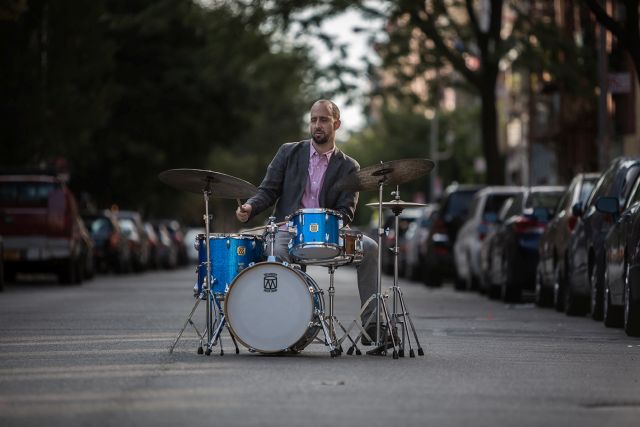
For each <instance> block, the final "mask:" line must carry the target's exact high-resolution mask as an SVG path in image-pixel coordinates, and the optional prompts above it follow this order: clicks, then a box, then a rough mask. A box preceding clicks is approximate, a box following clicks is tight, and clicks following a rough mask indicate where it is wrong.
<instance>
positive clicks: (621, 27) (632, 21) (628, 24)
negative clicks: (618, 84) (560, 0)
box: [584, 0, 640, 83]
mask: <svg viewBox="0 0 640 427" xmlns="http://www.w3.org/2000/svg"><path fill="white" fill-rule="evenodd" d="M584 2H585V3H586V5H587V6H588V7H589V9H591V11H592V12H593V14H594V15H595V17H596V19H597V20H598V22H599V23H600V24H601V25H602V26H604V27H605V28H606V29H607V30H609V31H611V33H613V35H614V36H615V37H616V39H618V42H619V43H620V44H621V45H622V47H623V48H624V49H625V50H626V51H627V52H628V53H629V55H630V56H631V60H632V61H633V64H634V67H635V69H636V79H637V80H638V83H640V25H639V24H640V19H639V11H638V10H639V8H640V4H639V3H638V0H624V1H620V2H615V3H616V4H617V5H619V4H622V5H624V8H623V10H624V15H623V16H624V17H623V20H621V21H619V20H616V18H614V17H613V16H612V15H610V14H609V13H607V11H606V10H605V9H604V7H603V6H602V4H601V2H598V1H597V0H584ZM606 2H607V1H606V0H605V3H606Z"/></svg>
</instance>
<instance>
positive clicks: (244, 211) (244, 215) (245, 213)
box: [236, 203, 253, 222]
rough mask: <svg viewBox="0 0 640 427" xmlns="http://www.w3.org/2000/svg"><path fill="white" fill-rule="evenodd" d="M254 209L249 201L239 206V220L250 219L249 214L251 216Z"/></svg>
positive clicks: (237, 213) (237, 210)
mask: <svg viewBox="0 0 640 427" xmlns="http://www.w3.org/2000/svg"><path fill="white" fill-rule="evenodd" d="M252 209H253V207H252V206H251V205H250V204H248V203H245V204H244V205H242V206H238V209H236V218H238V221H240V222H247V221H248V220H249V216H251V210H252Z"/></svg>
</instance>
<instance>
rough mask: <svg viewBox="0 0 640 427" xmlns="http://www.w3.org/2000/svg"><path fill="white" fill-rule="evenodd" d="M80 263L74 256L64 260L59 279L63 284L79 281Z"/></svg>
mask: <svg viewBox="0 0 640 427" xmlns="http://www.w3.org/2000/svg"><path fill="white" fill-rule="evenodd" d="M77 264H78V263H77V262H76V260H75V259H73V258H72V257H71V258H69V259H68V260H67V261H65V262H64V264H63V265H62V267H60V270H59V272H58V281H59V282H60V283H61V284H63V285H70V284H73V283H77V280H78V279H77V274H78V265H77Z"/></svg>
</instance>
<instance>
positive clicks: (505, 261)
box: [490, 186, 566, 302]
mask: <svg viewBox="0 0 640 427" xmlns="http://www.w3.org/2000/svg"><path fill="white" fill-rule="evenodd" d="M565 190H566V189H565V188H564V187H558V186H535V187H525V189H524V191H522V192H521V193H519V194H518V195H516V196H514V198H513V201H512V203H511V204H510V206H509V208H508V210H507V211H506V212H505V213H504V221H503V222H502V223H500V224H499V225H498V228H497V229H496V232H495V236H494V237H493V241H492V255H491V256H492V259H493V262H495V263H497V264H498V265H497V268H496V269H494V270H493V271H492V273H495V272H497V273H498V274H493V275H492V276H491V278H490V282H491V284H492V286H499V287H500V290H501V292H500V295H501V297H502V299H503V300H504V301H506V302H520V301H521V299H522V293H523V291H533V290H534V289H535V273H536V267H537V265H538V243H539V241H540V236H542V233H543V232H544V229H545V227H546V225H547V223H548V221H549V212H552V211H553V209H554V207H555V206H556V205H557V204H558V201H559V200H560V197H562V194H563V193H564V191H565Z"/></svg>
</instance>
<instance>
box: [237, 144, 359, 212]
mask: <svg viewBox="0 0 640 427" xmlns="http://www.w3.org/2000/svg"><path fill="white" fill-rule="evenodd" d="M310 145H311V140H304V141H300V142H289V143H286V144H283V145H281V146H280V149H279V150H278V152H277V153H276V155H275V157H274V158H273V160H272V161H271V163H270V164H269V167H268V168H267V173H266V175H265V177H264V179H263V180H262V183H261V184H260V186H259V187H258V193H257V194H256V195H255V196H253V197H251V198H250V199H249V200H247V203H249V204H250V205H251V206H252V210H251V217H252V218H253V217H254V216H255V215H257V214H259V213H260V212H263V211H264V210H265V209H267V208H268V207H270V206H272V205H273V204H274V203H275V204H276V206H275V209H274V216H275V217H276V221H277V222H281V221H284V217H285V216H287V215H291V214H292V213H294V212H295V211H296V210H298V209H300V201H301V200H302V195H303V193H304V189H305V186H306V185H307V180H308V179H309V150H310V149H311V148H310ZM358 170H360V165H359V164H358V162H356V161H355V160H354V159H352V158H351V157H349V156H347V155H346V154H344V153H343V152H342V151H340V150H339V149H338V147H336V149H335V151H334V153H333V155H331V160H330V161H329V166H328V167H327V172H326V173H325V176H324V183H323V184H322V188H321V189H320V198H319V204H320V207H321V208H327V209H334V210H336V211H339V212H340V213H341V214H342V219H343V221H344V224H345V225H347V224H349V223H351V221H353V216H354V214H355V211H356V205H357V203H358V193H357V192H353V191H338V189H336V183H337V182H338V180H340V178H342V177H343V176H346V175H349V174H350V173H353V172H356V171H358Z"/></svg>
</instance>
